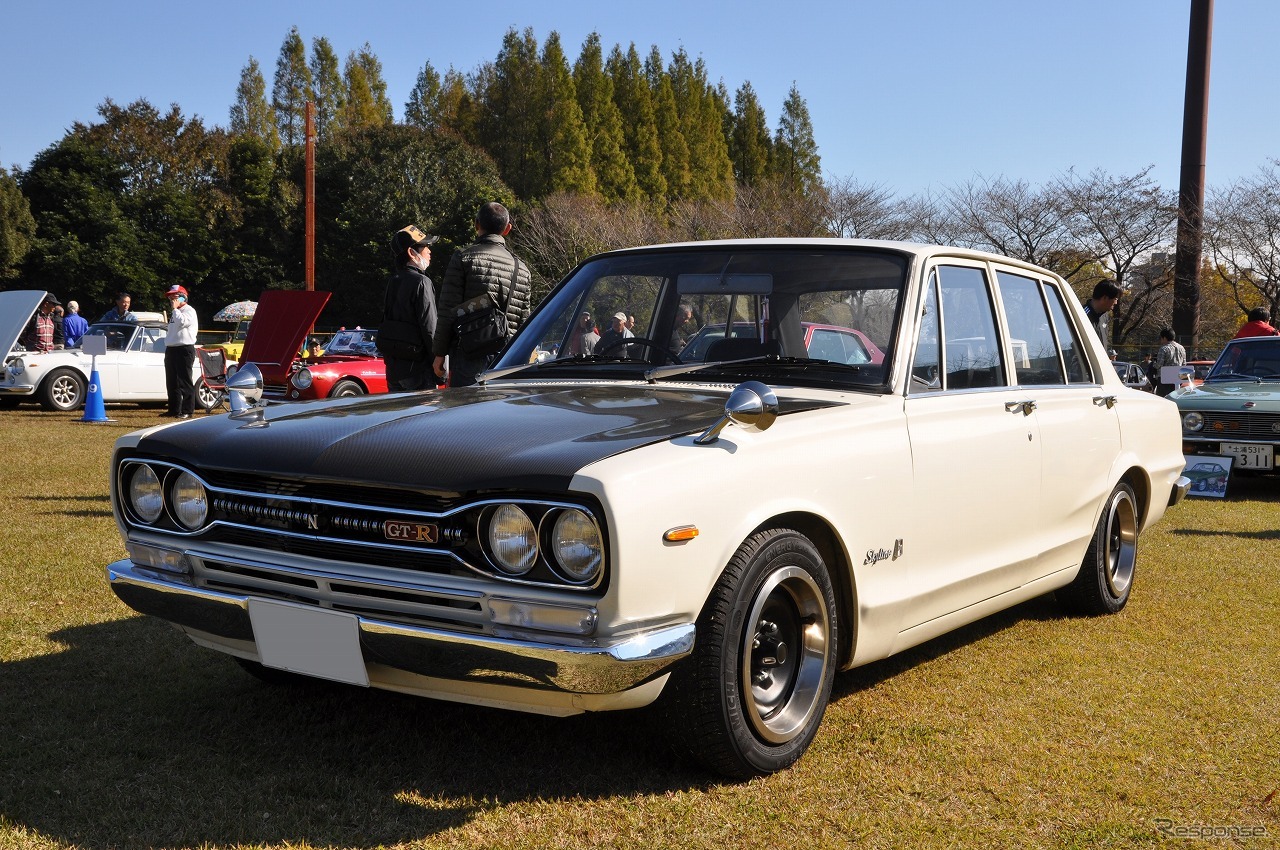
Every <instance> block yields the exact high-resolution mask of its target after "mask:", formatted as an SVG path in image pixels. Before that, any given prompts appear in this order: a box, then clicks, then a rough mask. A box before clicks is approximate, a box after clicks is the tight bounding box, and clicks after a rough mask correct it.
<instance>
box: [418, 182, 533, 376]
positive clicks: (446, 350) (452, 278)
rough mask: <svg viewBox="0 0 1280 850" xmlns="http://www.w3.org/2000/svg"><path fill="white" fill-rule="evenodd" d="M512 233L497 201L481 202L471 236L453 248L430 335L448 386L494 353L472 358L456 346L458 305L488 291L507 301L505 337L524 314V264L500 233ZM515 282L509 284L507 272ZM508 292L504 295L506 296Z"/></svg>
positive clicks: (493, 297)
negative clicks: (435, 327) (435, 328)
mask: <svg viewBox="0 0 1280 850" xmlns="http://www.w3.org/2000/svg"><path fill="white" fill-rule="evenodd" d="M510 232H511V215H510V213H508V212H507V208H506V207H504V206H503V205H502V204H499V203H496V202H490V203H487V204H482V205H481V206H480V211H479V212H477V213H476V234H477V236H476V240H475V241H474V242H472V243H471V244H470V245H468V246H467V247H465V248H460V249H458V250H457V251H455V252H454V254H453V257H451V258H450V260H449V268H448V269H447V270H446V271H445V273H444V285H443V286H442V287H441V289H440V315H441V316H442V317H443V321H441V323H440V327H439V328H438V332H437V333H436V335H435V341H434V343H433V349H434V351H435V355H436V358H435V372H436V375H438V376H440V377H444V358H445V355H448V357H449V386H451V387H465V386H469V385H471V384H474V383H475V382H476V375H478V374H480V373H481V372H483V371H484V370H485V369H487V368H489V366H490V364H492V363H493V361H494V359H495V357H496V355H492V354H491V355H488V356H485V357H471V356H469V355H467V354H466V352H464V351H462V350H461V349H460V348H459V347H458V343H457V340H456V339H455V338H454V333H453V328H454V323H455V322H456V321H457V318H458V315H459V312H460V307H461V305H464V304H467V303H468V302H470V301H472V299H475V298H477V297H479V296H481V295H485V294H488V296H489V298H490V299H491V300H492V301H493V303H494V304H496V305H500V304H503V303H504V301H505V303H506V307H507V309H506V314H507V323H508V337H507V338H508V339H510V338H511V336H514V335H515V333H516V331H518V330H519V329H520V327H521V326H522V325H523V324H524V322H525V320H526V319H528V318H529V307H530V304H529V267H528V266H526V265H525V264H524V263H522V262H520V261H519V260H517V259H516V256H515V254H513V253H511V250H510V249H509V248H508V247H507V241H506V239H504V238H503V237H504V236H506V235H507V234H508V233H510ZM513 271H514V272H515V281H514V284H513V282H512V272H513ZM508 290H509V295H508Z"/></svg>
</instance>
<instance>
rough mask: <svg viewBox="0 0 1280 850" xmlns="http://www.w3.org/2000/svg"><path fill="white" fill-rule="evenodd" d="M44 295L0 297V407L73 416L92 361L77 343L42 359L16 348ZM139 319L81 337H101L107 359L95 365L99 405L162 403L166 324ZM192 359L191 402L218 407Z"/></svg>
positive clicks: (102, 357)
mask: <svg viewBox="0 0 1280 850" xmlns="http://www.w3.org/2000/svg"><path fill="white" fill-rule="evenodd" d="M44 295H45V293H44V290H18V291H12V292H0V351H4V352H7V354H6V355H5V358H4V367H3V369H0V406H4V407H12V406H14V405H17V404H19V403H21V402H23V401H38V402H39V403H40V406H41V407H43V408H44V409H45V410H76V409H78V408H80V407H83V406H84V401H85V396H86V394H87V392H88V387H89V378H90V376H91V375H92V373H93V369H94V366H95V362H94V361H95V359H94V357H93V356H92V355H89V354H85V353H84V351H83V342H81V345H80V346H78V347H76V348H64V349H55V350H53V351H47V352H44V353H36V352H34V351H26V350H24V349H23V348H22V347H21V346H20V345H19V344H18V338H19V337H20V336H21V334H22V331H23V329H24V328H25V327H26V326H27V323H28V322H30V321H31V317H32V316H33V315H34V314H35V311H36V308H37V307H39V306H40V302H41V301H43V300H44ZM153 315H158V314H151V313H146V314H139V316H140V317H139V319H138V320H137V321H134V322H98V323H96V324H93V325H90V326H89V329H88V330H87V331H85V334H84V335H85V337H95V336H104V337H106V340H107V353H106V354H102V355H99V356H98V357H97V359H96V366H97V369H98V379H99V381H100V384H101V392H102V400H103V401H104V402H156V401H159V402H163V401H165V400H166V399H167V398H168V393H167V391H166V389H165V377H164V338H165V331H166V324H165V322H164V320H163V318H161V319H153V318H150V317H151V316H153ZM200 377H201V373H200V363H199V359H198V358H197V361H196V364H195V367H194V369H193V370H192V379H193V380H195V382H196V389H197V396H196V402H197V403H198V404H199V405H200V406H201V407H202V408H204V409H205V410H211V409H213V408H214V407H216V406H217V404H218V403H219V397H218V395H217V393H216V392H215V391H213V390H212V389H211V388H209V387H208V386H207V385H205V383H204V382H203V381H201V380H200Z"/></svg>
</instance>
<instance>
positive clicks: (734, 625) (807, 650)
mask: <svg viewBox="0 0 1280 850" xmlns="http://www.w3.org/2000/svg"><path fill="white" fill-rule="evenodd" d="M836 647H837V618H836V602H835V592H834V591H833V589H832V585H831V576H830V574H829V573H828V571H827V566H826V564H825V563H824V562H823V560H822V556H821V555H820V554H819V553H818V550H817V548H816V547H815V546H814V545H813V543H812V542H810V541H809V539H808V538H806V537H805V536H803V535H802V534H800V533H798V532H796V531H793V530H791V529H785V528H773V529H768V530H766V531H761V532H758V533H756V534H754V535H752V536H751V537H750V538H748V539H747V541H746V542H745V543H743V544H742V546H741V547H739V549H738V551H737V552H736V553H735V554H734V556H733V558H732V559H731V560H730V562H729V565H728V566H727V567H726V568H725V571H724V573H723V574H722V575H721V577H720V580H719V581H718V582H717V583H716V586H715V588H714V590H713V591H712V593H711V596H710V598H709V599H708V600H707V602H706V605H705V606H704V607H703V610H702V613H701V615H699V617H698V623H697V643H696V645H695V647H694V651H693V655H692V657H690V658H689V659H687V660H686V661H685V662H684V664H683V665H682V666H681V667H680V668H678V669H677V670H676V671H675V672H674V673H673V674H672V679H671V682H670V684H669V685H668V688H669V693H668V694H667V695H666V706H667V722H668V724H669V726H670V728H671V731H672V733H673V735H674V736H675V737H676V739H677V743H678V745H680V746H681V748H682V749H684V750H685V751H686V752H687V753H689V754H690V755H692V756H693V757H694V758H695V759H697V760H698V761H700V762H702V763H703V764H705V765H706V766H707V767H709V768H711V769H712V770H715V771H717V772H719V773H722V774H724V775H726V776H730V777H733V778H736V779H748V778H750V777H753V776H765V775H768V774H770V773H774V772H776V771H779V770H782V769H784V768H786V767H788V766H790V765H791V764H792V763H794V762H795V761H796V759H798V758H800V756H801V755H803V754H804V752H805V750H806V749H808V747H809V744H810V742H811V741H812V740H813V737H814V735H816V734H817V731H818V725H819V724H820V723H821V722H822V716H823V714H824V712H825V711H826V708H827V702H828V700H829V699H830V698H831V683H832V680H833V678H834V676H835V668H836Z"/></svg>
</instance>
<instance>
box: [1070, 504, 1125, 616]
mask: <svg viewBox="0 0 1280 850" xmlns="http://www.w3.org/2000/svg"><path fill="white" fill-rule="evenodd" d="M1137 562H1138V500H1137V498H1136V497H1135V496H1134V494H1133V488H1131V487H1130V486H1129V485H1128V484H1117V485H1116V488H1115V489H1114V490H1112V491H1111V496H1110V497H1108V499H1107V504H1106V506H1105V507H1104V508H1103V509H1102V517H1101V518H1100V519H1099V520H1098V527H1097V529H1096V530H1095V531H1094V532H1093V539H1092V540H1090V541H1089V551H1088V552H1086V553H1085V556H1084V561H1083V562H1082V563H1081V564H1080V572H1079V573H1077V574H1076V577H1075V580H1074V581H1072V582H1071V584H1069V585H1067V586H1066V587H1064V588H1062V589H1061V590H1059V591H1058V598H1059V600H1060V601H1061V602H1062V603H1063V604H1064V605H1065V606H1066V607H1067V608H1069V609H1070V610H1072V611H1075V612H1076V613H1079V614H1087V615H1089V616H1099V615H1102V614H1116V613H1119V612H1120V611H1121V609H1123V608H1124V606H1125V604H1126V603H1128V601H1129V594H1130V593H1131V592H1132V591H1133V577H1134V571H1135V568H1136V567H1137Z"/></svg>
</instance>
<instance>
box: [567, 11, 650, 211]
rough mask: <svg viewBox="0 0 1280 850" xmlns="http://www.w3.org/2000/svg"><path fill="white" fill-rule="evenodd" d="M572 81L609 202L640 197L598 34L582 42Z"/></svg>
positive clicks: (598, 182) (599, 182) (598, 179)
mask: <svg viewBox="0 0 1280 850" xmlns="http://www.w3.org/2000/svg"><path fill="white" fill-rule="evenodd" d="M573 83H574V85H575V86H576V87H577V90H578V106H579V107H581V109H582V120H583V123H584V124H585V125H586V127H587V134H588V138H589V139H590V141H591V167H592V169H594V171H595V173H596V186H597V188H598V190H599V192H600V194H601V196H602V197H604V199H605V200H606V201H635V200H639V198H640V186H639V185H638V184H637V183H636V175H635V170H634V169H632V167H631V162H630V161H629V160H628V159H627V155H626V151H625V150H624V144H625V142H624V139H623V133H622V116H621V114H619V112H618V107H617V104H615V103H614V102H613V81H612V80H610V79H609V77H608V76H607V75H606V74H605V73H604V54H603V52H602V51H601V48H600V35H599V33H594V32H593V33H591V34H590V35H588V36H587V39H586V41H585V42H584V43H583V45H582V53H580V54H579V56H578V61H577V62H576V63H574V66H573Z"/></svg>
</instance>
